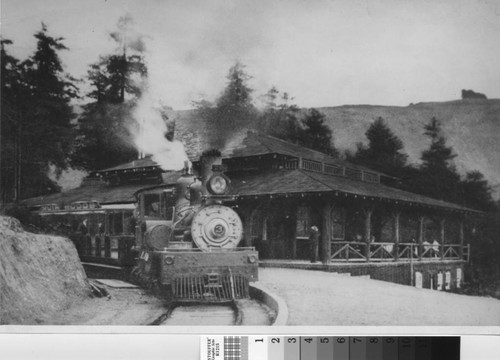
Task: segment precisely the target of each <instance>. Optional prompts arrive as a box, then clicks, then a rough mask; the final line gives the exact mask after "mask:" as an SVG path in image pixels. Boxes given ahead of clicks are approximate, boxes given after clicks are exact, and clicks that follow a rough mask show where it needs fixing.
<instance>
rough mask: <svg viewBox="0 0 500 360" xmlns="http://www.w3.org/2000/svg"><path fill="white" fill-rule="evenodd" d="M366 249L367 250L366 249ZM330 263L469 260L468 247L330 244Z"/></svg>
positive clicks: (363, 243) (455, 245) (457, 245)
mask: <svg viewBox="0 0 500 360" xmlns="http://www.w3.org/2000/svg"><path fill="white" fill-rule="evenodd" d="M367 248H368V249H367ZM331 254H332V255H331V258H330V259H331V261H374V262H380V261H409V260H436V261H441V260H465V261H468V260H469V254H470V247H469V245H466V246H462V245H459V244H440V245H438V246H436V245H430V244H429V245H422V247H420V246H419V244H414V243H400V244H398V245H397V246H396V244H395V243H391V242H377V243H370V244H367V243H366V242H345V241H332V242H331Z"/></svg>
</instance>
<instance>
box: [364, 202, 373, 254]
mask: <svg viewBox="0 0 500 360" xmlns="http://www.w3.org/2000/svg"><path fill="white" fill-rule="evenodd" d="M364 213H365V243H366V244H365V257H366V261H370V241H371V238H372V214H373V209H365V210H364Z"/></svg>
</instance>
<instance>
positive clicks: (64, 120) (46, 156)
mask: <svg viewBox="0 0 500 360" xmlns="http://www.w3.org/2000/svg"><path fill="white" fill-rule="evenodd" d="M34 36H35V38H36V39H37V47H36V50H35V52H34V54H33V55H32V56H31V57H30V58H28V59H27V60H25V61H23V62H22V63H20V64H19V65H18V66H16V69H15V70H14V72H15V74H14V73H12V74H14V75H15V76H17V77H18V78H19V79H20V80H19V83H17V85H18V87H17V90H16V101H15V112H16V124H15V134H14V141H15V151H14V152H15V154H14V157H15V159H14V168H15V170H14V177H15V185H14V188H15V190H16V191H15V196H14V197H15V200H18V199H20V198H24V197H30V196H36V195H39V194H44V193H48V192H53V191H57V190H58V186H57V185H56V184H55V183H54V182H53V181H52V180H50V179H49V177H48V175H47V174H48V171H49V167H50V165H54V166H55V167H56V169H57V171H61V170H62V169H65V168H66V167H67V165H68V158H67V154H68V153H69V152H70V150H71V148H72V144H73V138H74V128H73V125H72V123H71V121H72V119H73V118H74V114H73V109H72V106H71V105H70V102H71V100H72V99H75V98H76V97H77V96H78V89H77V87H76V85H75V79H73V78H71V77H70V76H69V75H67V74H65V73H64V71H63V66H62V63H61V60H60V58H59V55H58V53H59V51H62V50H67V48H66V46H65V45H64V44H63V43H62V41H63V40H64V39H63V38H61V37H58V38H54V37H51V36H49V35H48V32H47V26H46V25H45V24H43V23H42V29H41V30H40V31H39V32H37V33H36V34H35V35H34Z"/></svg>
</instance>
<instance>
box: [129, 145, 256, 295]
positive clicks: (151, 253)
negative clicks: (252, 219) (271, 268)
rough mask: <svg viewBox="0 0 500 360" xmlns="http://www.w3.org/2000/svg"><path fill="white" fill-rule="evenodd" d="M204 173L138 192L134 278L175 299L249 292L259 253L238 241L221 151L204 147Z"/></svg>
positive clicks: (239, 235) (238, 221)
mask: <svg viewBox="0 0 500 360" xmlns="http://www.w3.org/2000/svg"><path fill="white" fill-rule="evenodd" d="M198 174H199V176H195V175H194V174H193V171H192V170H191V169H190V166H188V165H186V166H185V169H184V173H183V175H182V176H180V178H179V179H178V180H177V182H176V184H175V187H172V186H171V185H170V186H169V185H168V184H162V185H159V186H154V187H150V188H147V189H143V190H141V191H139V192H138V193H137V194H136V195H137V200H138V216H137V226H136V231H137V234H136V239H137V244H136V247H137V248H138V249H139V253H138V260H137V264H136V266H135V268H134V271H133V275H134V277H135V278H136V279H137V280H138V281H139V282H140V283H141V284H142V285H145V286H147V287H150V288H154V289H158V290H160V291H162V292H163V293H164V294H166V295H167V296H169V297H172V298H173V300H174V301H180V302H224V301H231V300H233V299H241V298H246V297H248V287H249V282H253V281H256V280H257V278H258V271H257V267H258V253H257V252H256V251H255V249H254V248H253V247H240V246H238V245H239V243H240V240H241V239H242V237H243V226H242V221H241V219H240V217H239V215H238V214H237V212H236V211H235V210H234V209H233V207H231V204H233V203H234V199H235V196H234V195H233V194H231V186H230V179H229V178H228V177H227V176H226V175H225V174H224V173H223V165H222V160H221V156H220V153H219V152H218V151H215V150H214V151H210V152H205V153H204V154H203V155H202V157H201V158H200V162H199V171H198Z"/></svg>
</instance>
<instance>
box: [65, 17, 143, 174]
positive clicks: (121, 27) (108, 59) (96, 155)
mask: <svg viewBox="0 0 500 360" xmlns="http://www.w3.org/2000/svg"><path fill="white" fill-rule="evenodd" d="M131 25H132V19H131V17H130V16H128V15H127V16H124V17H122V18H120V19H119V21H118V25H117V27H118V30H117V31H115V32H112V33H111V34H110V36H111V38H112V39H113V40H115V42H116V44H117V45H118V47H117V53H115V54H110V55H106V56H101V57H100V59H99V61H97V62H96V63H94V64H91V65H90V66H89V70H88V72H87V79H88V80H89V82H90V85H91V86H92V91H90V92H89V93H88V94H87V96H88V97H89V98H90V99H92V100H93V101H92V102H90V103H88V104H86V105H85V106H84V107H83V109H84V111H83V114H82V115H81V116H80V118H79V119H78V126H79V130H78V137H77V141H76V144H75V151H74V152H73V153H72V155H71V158H72V164H73V165H74V166H76V167H79V168H84V169H87V170H99V169H103V168H108V167H112V166H115V165H118V164H120V163H123V162H128V161H131V160H133V159H135V158H136V157H137V150H136V149H135V146H133V145H132V144H133V141H132V135H131V134H130V132H129V126H128V125H129V124H131V123H132V122H133V121H134V120H133V115H132V114H133V111H134V107H135V105H136V103H137V101H138V99H139V98H140V96H141V94H142V90H143V87H144V81H145V79H146V78H147V66H146V63H145V60H144V56H143V51H144V49H145V46H144V43H143V41H142V36H141V35H137V34H135V35H134V34H132V33H133V31H132V29H131ZM103 154H105V156H103Z"/></svg>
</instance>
